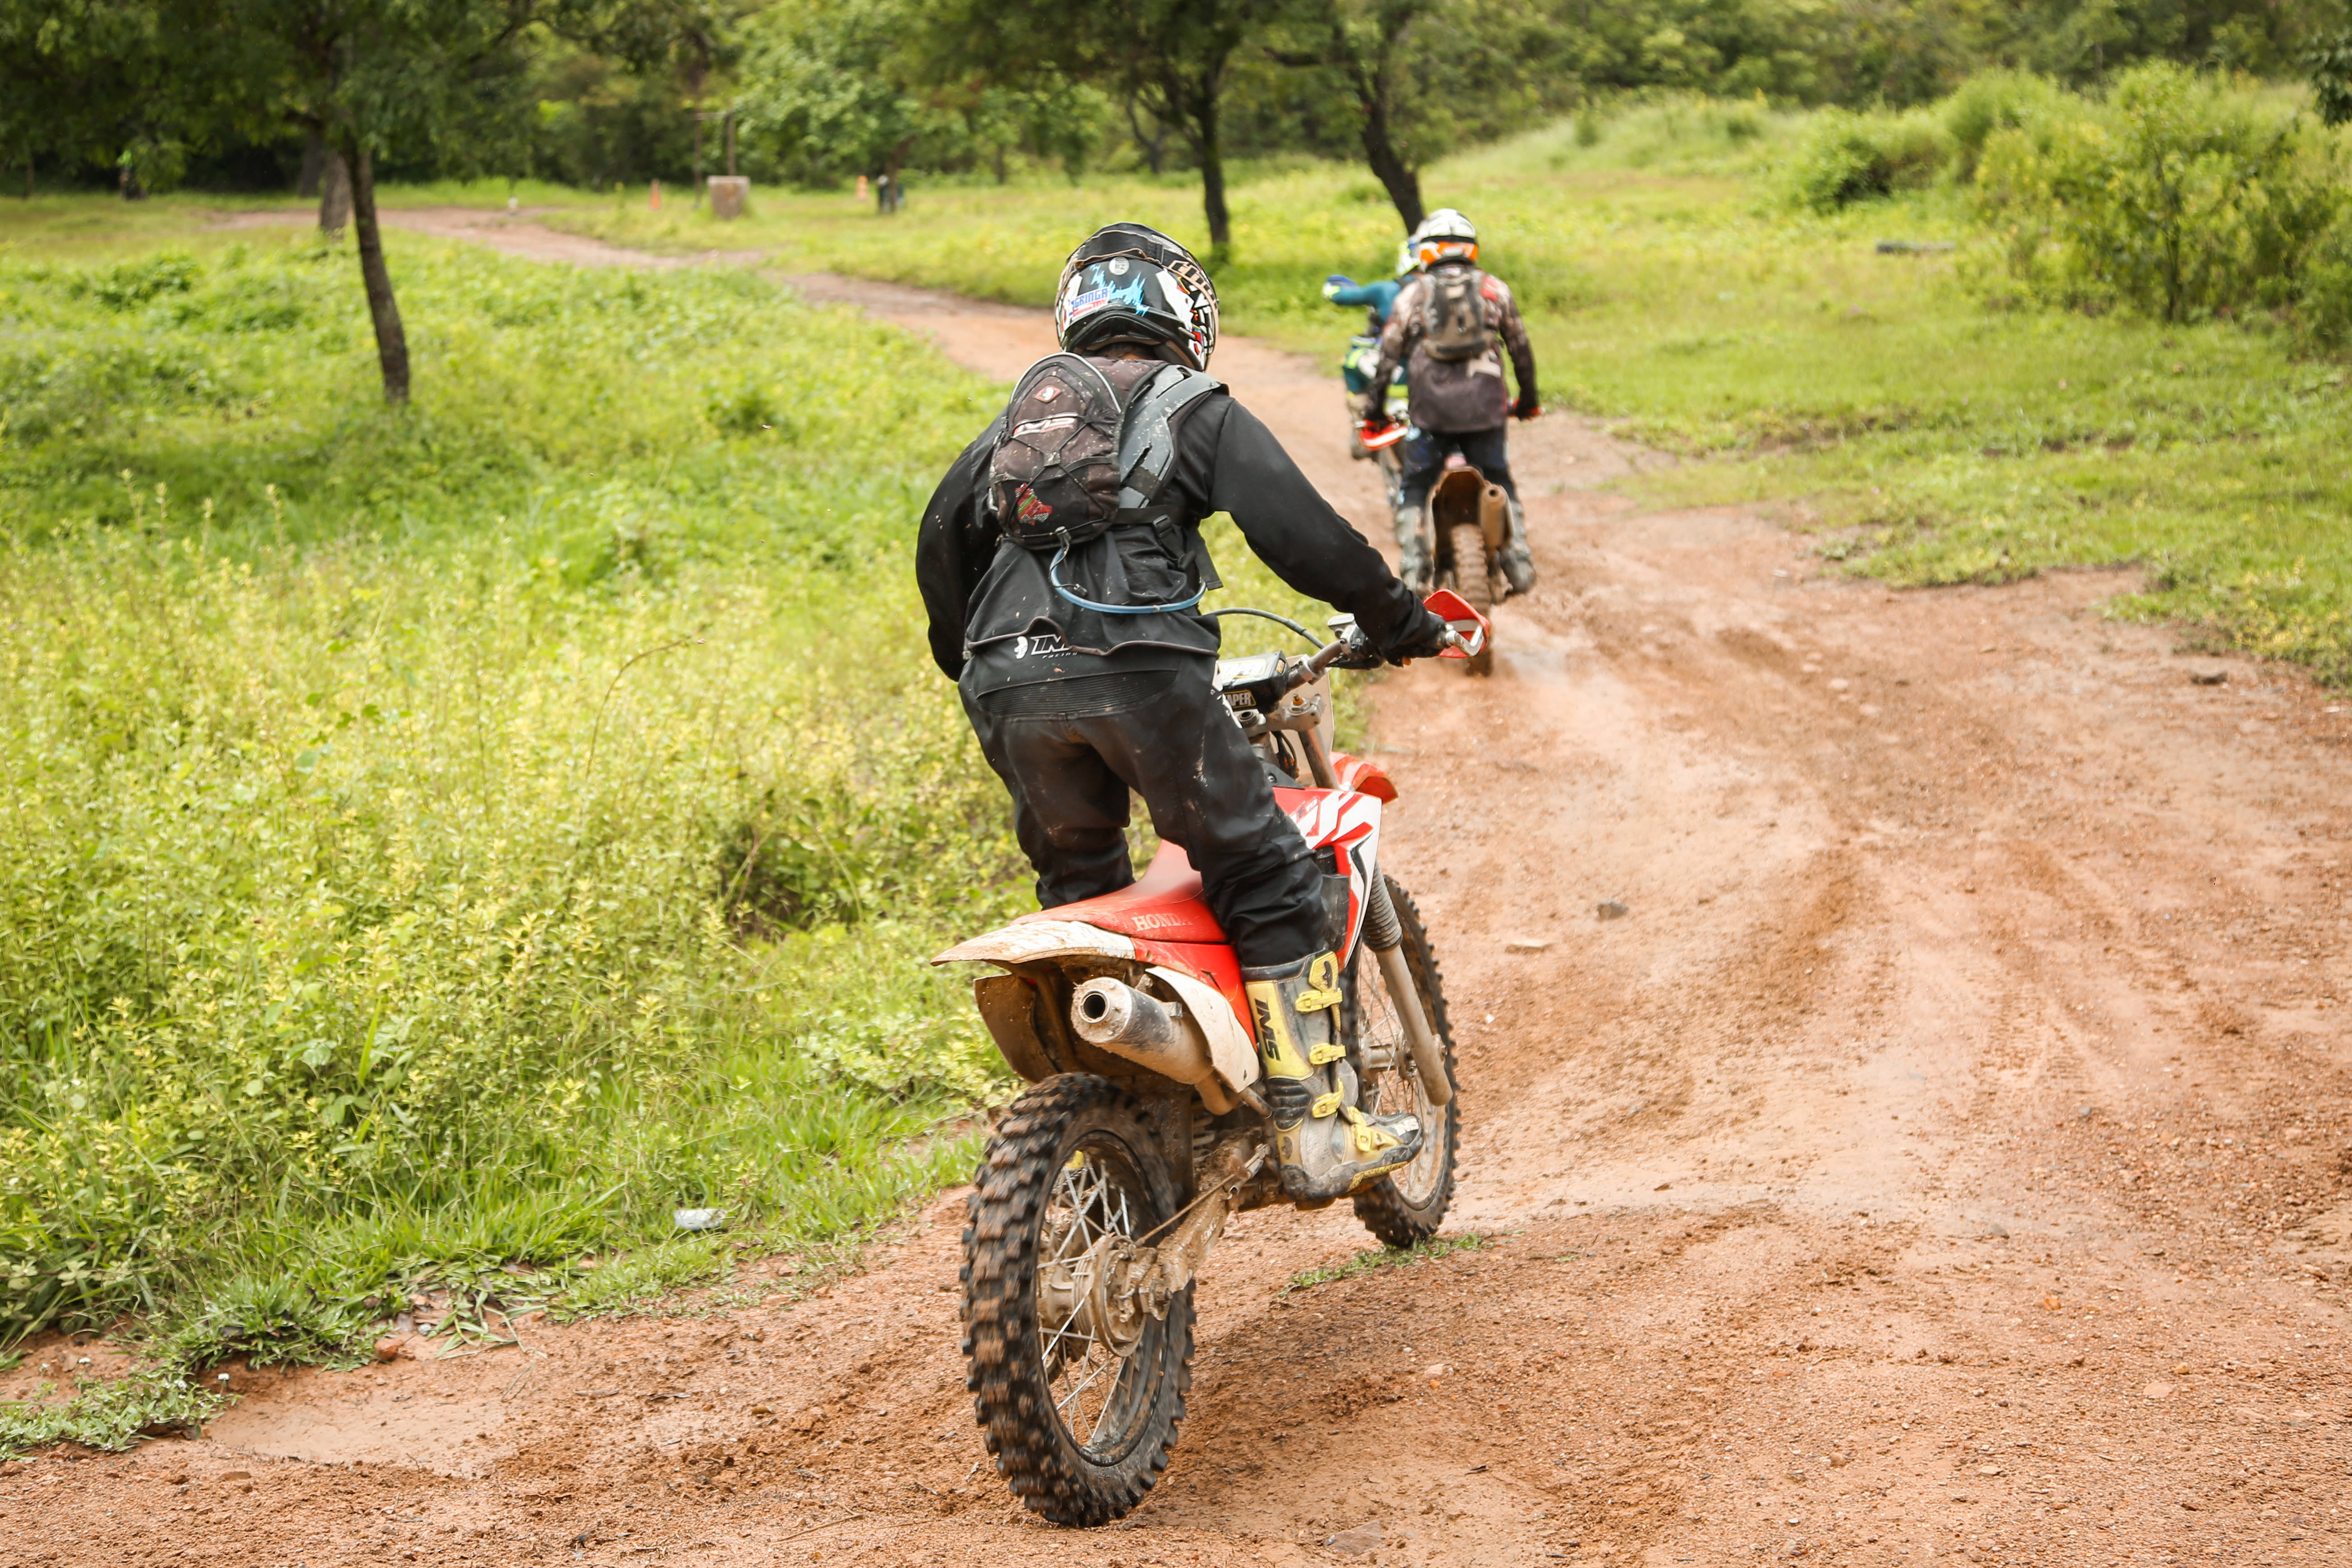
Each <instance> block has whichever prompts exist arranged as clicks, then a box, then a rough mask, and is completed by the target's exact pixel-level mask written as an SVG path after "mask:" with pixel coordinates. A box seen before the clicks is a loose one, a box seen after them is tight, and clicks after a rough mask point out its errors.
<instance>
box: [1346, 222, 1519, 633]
mask: <svg viewBox="0 0 2352 1568" xmlns="http://www.w3.org/2000/svg"><path fill="white" fill-rule="evenodd" d="M1411 243H1412V247H1413V250H1414V254H1415V257H1416V258H1417V259H1418V260H1419V261H1420V263H1421V265H1422V268H1423V270H1422V272H1421V273H1420V275H1419V276H1417V277H1414V278H1412V279H1408V280H1407V281H1406V283H1405V285H1404V287H1403V289H1402V290H1401V291H1400V292H1399V293H1398V295H1397V298H1396V304H1395V306H1394V307H1393V308H1392V309H1391V310H1390V311H1389V319H1388V324H1387V326H1385V327H1384V328H1382V329H1381V357H1380V363H1379V365H1378V367H1377V368H1376V369H1375V370H1374V372H1373V374H1372V376H1371V378H1370V380H1371V385H1372V386H1373V387H1377V388H1381V394H1380V395H1372V394H1370V393H1369V392H1368V393H1367V395H1366V396H1365V399H1364V405H1363V416H1364V417H1365V418H1366V419H1368V420H1373V421H1379V420H1382V419H1385V418H1386V417H1387V411H1386V408H1385V407H1384V406H1383V404H1382V398H1383V397H1384V396H1385V389H1386V388H1387V386H1388V383H1389V377H1390V375H1391V374H1393V373H1394V372H1395V370H1396V368H1397V367H1398V366H1399V365H1403V366H1405V367H1406V379H1407V380H1408V381H1409V383H1410V384H1411V385H1412V401H1411V403H1410V404H1409V405H1407V407H1408V410H1409V412H1410V415H1411V417H1412V434H1411V435H1410V436H1408V437H1406V439H1405V443H1404V483H1403V488H1402V494H1401V496H1400V498H1399V501H1398V505H1397V511H1396V532H1397V544H1398V547H1399V548H1400V549H1401V550H1402V552H1403V557H1404V559H1403V566H1402V571H1403V574H1404V575H1405V577H1406V578H1407V579H1408V580H1410V581H1415V582H1418V581H1420V580H1421V578H1422V577H1423V575H1424V574H1426V573H1427V572H1428V570H1429V563H1427V562H1426V561H1425V560H1424V559H1423V552H1422V544H1421V507H1422V502H1423V501H1424V500H1427V499H1428V496H1429V487H1430V486H1431V485H1432V484H1433V483H1434V482H1436V479H1437V476H1438V474H1439V472H1440V471H1441V470H1443V469H1444V466H1445V459H1446V457H1447V455H1448V454H1449V453H1454V452H1459V453H1461V454H1462V457H1463V459H1464V460H1465V461H1466V462H1467V463H1469V464H1470V465H1471V466H1472V467H1473V468H1476V469H1477V470H1478V471H1479V472H1480V473H1482V474H1484V475H1486V478H1487V479H1491V480H1492V481H1494V482H1495V483H1496V484H1498V485H1500V486H1502V487H1503V489H1504V491H1505V492H1506V493H1507V495H1508V496H1509V497H1510V539H1509V541H1508V542H1507V544H1506V545H1505V546H1504V548H1503V552H1502V567H1503V574H1504V575H1505V576H1506V577H1507V578H1509V579H1510V584H1511V588H1512V591H1513V592H1515V593H1521V594H1524V593H1526V592H1527V591H1528V589H1530V588H1532V587H1534V586H1535V582H1536V568H1535V561H1534V559H1533V557H1531V556H1530V555H1529V554H1528V529H1527V514H1526V513H1525V512H1524V511H1523V510H1521V509H1520V506H1519V491H1518V486H1517V484H1516V483H1514V482H1513V480H1512V479H1511V462H1510V451H1509V447H1508V444H1507V441H1506V440H1505V437H1504V430H1505V428H1506V426H1507V422H1508V421H1509V420H1510V419H1511V418H1512V417H1514V416H1517V417H1518V418H1520V419H1533V418H1534V417H1535V416H1537V415H1538V414H1540V413H1542V412H1543V407H1542V405H1541V404H1540V403H1538V401H1537V398H1536V353H1535V348H1534V346H1533V345H1532V344H1530V343H1529V342H1528V329H1527V323H1526V322H1525V321H1522V320H1520V318H1519V306H1518V301H1517V300H1514V299H1512V298H1511V290H1510V288H1509V286H1508V285H1507V284H1506V283H1505V282H1504V281H1503V280H1502V279H1499V278H1496V277H1495V276H1493V275H1492V274H1491V273H1486V272H1481V271H1480V270H1478V268H1477V266H1476V265H1475V263H1476V261H1477V258H1478V231H1477V230H1476V229H1475V228H1474V227H1472V226H1471V224H1470V220H1469V219H1468V218H1465V217H1464V216H1462V215H1461V214H1460V213H1458V212H1455V211H1454V209H1453V208H1452V207H1444V208H1440V209H1439V210H1438V211H1436V212H1433V213H1432V214H1430V215H1429V216H1428V218H1427V219H1426V220H1425V221H1424V222H1423V224H1422V226H1421V227H1420V228H1418V229H1416V230H1414V231H1413V237H1412V241H1411ZM1502 348H1507V349H1509V351H1510V355H1511V371H1512V374H1514V375H1516V376H1517V378H1518V384H1519V395H1518V399H1517V401H1516V402H1514V401H1512V399H1511V395H1510V393H1509V390H1508V388H1507V387H1506V386H1505V385H1504V383H1503V358H1502V353H1501V352H1500V350H1501V349H1502Z"/></svg>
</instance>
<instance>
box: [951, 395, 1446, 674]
mask: <svg viewBox="0 0 2352 1568" xmlns="http://www.w3.org/2000/svg"><path fill="white" fill-rule="evenodd" d="M1002 425H1003V419H1002V418H1001V417H1000V418H999V419H998V420H996V421H995V422H993V423H992V424H991V425H990V426H989V427H988V428H987V429H986V430H984V431H982V432H981V435H980V437H979V438H978V439H977V440H975V441H973V442H972V444H971V446H969V447H965V448H964V450H963V455H962V456H961V457H960V458H957V459H956V460H955V464H954V466H953V467H952V468H949V469H948V472H947V477H946V478H945V479H941V480H940V486H939V489H937V490H935V491H934V492H933V493H932V495H931V500H930V504H929V506H928V507H926V508H925V509H924V510H923V522H922V531H921V533H920V534H919V537H918V538H917V540H916V543H915V580H916V584H917V585H918V586H919V588H920V589H921V590H922V595H923V605H924V607H925V608H926V609H927V610H928V611H929V615H930V639H931V657H932V658H934V659H935V660H937V661H938V663H939V667H940V669H941V670H943V671H945V672H946V674H947V675H948V676H949V677H950V679H961V680H962V681H963V683H964V685H965V686H966V687H967V688H968V689H971V690H972V691H974V693H975V694H977V693H980V692H985V691H990V690H995V689H1003V688H1005V687H1012V686H1023V685H1027V684H1029V683H1031V682H1034V681H1040V680H1054V679H1070V678H1073V677H1077V676H1084V675H1098V674H1107V673H1112V672H1115V671H1121V670H1131V669H1139V668H1173V667H1175V666H1177V665H1179V664H1181V663H1183V662H1185V661H1187V660H1189V659H1192V658H1213V657H1214V655H1215V654H1216V651H1217V623H1216V622H1215V621H1213V620H1211V619H1210V618H1208V617H1207V616H1202V615H1201V614H1199V613H1197V610H1177V611H1162V612H1158V613H1155V614H1150V615H1139V616H1107V615H1100V614H1097V613H1096V612H1095V611H1092V610H1087V609H1082V608H1080V607H1079V606H1077V605H1073V604H1071V603H1070V602H1069V601H1068V600H1066V599H1065V598H1063V597H1062V596H1061V595H1057V594H1056V593H1055V592H1054V589H1053V586H1052V584H1050V583H1049V582H1048V581H1047V579H1046V568H1047V565H1048V563H1050V562H1051V561H1052V560H1053V558H1054V557H1053V553H1052V552H1050V551H1048V552H1037V551H1034V550H1030V549H1027V548H1025V547H1024V546H1022V545H1020V544H1016V543H1014V542H1012V541H1010V540H1008V539H1005V538H1004V537H1003V534H1002V533H1001V532H1000V531H999V530H998V528H997V526H996V520H995V518H994V517H993V516H992V514H991V513H990V511H989V509H988V495H987V487H988V465H989V458H990V457H991V455H992V453H993V452H994V451H995V449H996V443H997V437H998V432H999V429H1000V427H1001V426H1002ZM1160 504H1161V506H1162V507H1163V508H1165V509H1168V510H1172V512H1173V514H1174V521H1175V526H1174V528H1173V529H1172V531H1171V532H1170V534H1168V535H1166V536H1163V535H1161V534H1159V533H1156V532H1155V531H1153V530H1151V529H1150V528H1149V527H1120V528H1117V529H1114V530H1112V531H1110V532H1108V533H1106V534H1103V535H1102V536H1100V537H1099V538H1097V539H1093V540H1089V541H1087V542H1086V543H1084V544H1081V545H1078V546H1077V547H1076V548H1075V549H1073V550H1072V551H1071V552H1070V553H1069V557H1068V559H1067V560H1066V561H1065V562H1063V563H1062V567H1061V577H1062V582H1063V583H1064V584H1065V585H1066V586H1067V587H1069V588H1070V589H1071V590H1072V591H1073V592H1074V593H1076V594H1077V595H1079V596H1080V597H1081V598H1087V599H1092V600H1094V601H1096V602H1097V603H1098V604H1108V605H1121V604H1145V605H1156V604H1166V603H1170V602H1171V601H1174V600H1178V599H1182V598H1184V597H1186V596H1188V595H1190V594H1191V593H1192V587H1193V585H1194V584H1202V585H1205V586H1207V587H1211V588H1214V587H1218V586H1221V585H1222V583H1221V580H1220V579H1219V577H1218V576H1217V574H1216V567H1215V566H1214V565H1213V563H1211V562H1210V560H1209V552H1208V547H1207V546H1206V545H1205V544H1204V543H1203V542H1202V539H1201V531H1200V524H1201V520H1202V518H1204V517H1207V516H1210V515H1211V514H1213V513H1215V512H1220V511H1222V512H1224V513H1226V514H1227V515H1229V516H1231V517H1232V518H1233V520H1234V522H1235V523H1236V524H1237V525H1239V527H1240V529H1241V531H1242V537H1243V538H1244V539H1246V540H1248V541H1249V545H1250V548H1251V549H1252V550H1254V551H1255V552H1257V555H1258V558H1259V559H1260V560H1262V561H1264V562H1265V563H1266V564H1267V565H1268V566H1270V567H1272V568H1273V569H1274V572H1275V574H1276V576H1278V577H1280V578H1281V579H1282V580H1283V581H1284V582H1286V583H1287V584H1290V585H1291V586H1292V587H1293V588H1296V589H1297V591H1298V592H1300V593H1302V594H1305V595H1308V596H1310V597H1312V598H1316V599H1320V600H1322V601H1324V602H1325V603H1327V604H1330V605H1337V606H1339V608H1340V609H1342V610H1345V611H1347V612H1349V614H1351V615H1353V616H1355V617H1356V620H1357V623H1358V624H1359V625H1360V626H1362V627H1363V629H1364V631H1365V633H1366V635H1367V636H1369V637H1370V638H1371V639H1372V643H1373V646H1375V647H1380V648H1381V649H1383V650H1386V649H1388V648H1391V647H1394V646H1395V645H1396V644H1397V642H1398V641H1399V640H1400V638H1401V637H1403V636H1405V635H1407V634H1409V633H1410V632H1411V631H1412V630H1413V629H1414V627H1415V626H1417V625H1418V623H1419V622H1420V620H1421V618H1422V616H1423V612H1422V610H1421V605H1420V602H1419V601H1418V600H1416V599H1415V598H1414V597H1413V595H1412V590H1411V589H1409V588H1407V587H1406V586H1405V585H1404V584H1402V583H1401V582H1399V581H1398V580H1397V578H1396V576H1395V574H1393V573H1391V572H1390V570H1389V569H1388V563H1386V562H1384V561H1382V560H1381V556H1380V552H1378V551H1376V550H1374V549H1373V548H1372V547H1371V546H1370V544H1369V543H1367V542H1365V540H1364V537H1363V535H1361V534H1360V533H1358V532H1357V531H1355V530H1354V529H1353V528H1351V527H1349V524H1348V521H1347V519H1345V518H1343V517H1341V516H1340V515H1339V513H1338V512H1336V511H1334V510H1331V506H1330V503H1329V502H1328V501H1326V500H1324V499H1323V498H1322V496H1321V495H1320V494H1319V493H1318V492H1317V490H1316V489H1315V487H1314V486H1313V485H1312V484H1311V483H1309V482H1308V481H1307V476H1306V475H1305V474H1302V473H1300V472H1299V471H1298V465H1297V464H1296V463H1294V462H1292V461H1291V460H1290V457H1289V454H1287V453H1286V452H1285V451H1284V450H1283V449H1282V447H1281V445H1280V444H1279V443H1278V442H1276V440H1275V438H1274V436H1273V434H1272V433H1271V432H1270V431H1268V430H1267V429H1266V427H1265V426H1264V425H1263V424H1261V423H1259V422H1258V419H1257V416H1255V415H1253V414H1251V413H1250V412H1249V410H1247V409H1246V408H1244V407H1243V406H1242V405H1240V404H1238V403H1236V402H1234V399H1233V398H1232V396H1231V395H1228V394H1227V393H1225V392H1224V391H1223V389H1222V388H1221V389H1219V390H1217V391H1214V392H1212V393H1210V394H1208V395H1205V396H1202V397H1200V398H1197V399H1195V400H1194V401H1193V402H1192V404H1190V405H1187V406H1186V407H1184V408H1183V409H1182V410H1181V412H1180V413H1179V414H1178V416H1177V424H1176V457H1175V462H1174V465H1173V467H1172V468H1171V469H1170V471H1169V475H1168V479H1167V482H1166V485H1165V487H1164V488H1163V489H1161V491H1160ZM1171 544H1172V545H1173V546H1174V549H1173V550H1172V551H1171V549H1170V548H1169V546H1170V545H1171ZM968 666H969V667H970V668H967V667H968Z"/></svg>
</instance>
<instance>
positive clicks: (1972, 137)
mask: <svg viewBox="0 0 2352 1568" xmlns="http://www.w3.org/2000/svg"><path fill="white" fill-rule="evenodd" d="M2063 98H2064V94H2063V91H2062V90H2061V89H2060V88H2059V87H2058V85H2057V84H2056V83H2055V82H2053V81H2052V80H2051V79H2049V78H2047V77H2041V76H2035V75H2033V74H2032V73H2031V72H2029V71H2012V70H1990V71H1979V72H1978V73H1977V74H1976V75H1975V76H1972V77H1970V78H1969V79H1968V80H1966V81H1964V82H1962V83H1961V84H1960V85H1959V87H1958V89H1955V90H1954V91H1953V93H1952V96H1951V97H1949V98H1948V99H1946V100H1944V106H1943V109H1944V129H1945V130H1946V131H1947V132H1948V133H1949V134H1950V136H1951V138H1952V153H1953V173H1954V174H1956V175H1957V176H1958V178H1960V179H1962V180H1971V179H1974V178H1975V177H1976V172H1977V163H1978V161H1979V159H1980V158H1982V157H1983V155H1984V145H1985V142H1987V141H1989V140H1990V138H1991V137H1992V135H1993V133H1994V132H2000V131H2015V130H2019V129H2021V128H2023V127H2025V126H2028V125H2034V124H2039V123H2042V122H2043V121H2048V120H2050V119H2052V118H2053V116H2055V115H2056V114H2057V112H2058V110H2059V107H2060V104H2061V102H2062V100H2063Z"/></svg>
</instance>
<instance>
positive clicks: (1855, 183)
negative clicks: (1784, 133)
mask: <svg viewBox="0 0 2352 1568" xmlns="http://www.w3.org/2000/svg"><path fill="white" fill-rule="evenodd" d="M1951 149H1952V143H1951V138H1950V135H1949V133H1948V132H1946V131H1945V129H1944V127H1943V125H1942V124H1941V123H1939V122H1938V121H1937V120H1935V119H1934V118H1932V117H1931V116H1929V115H1927V114H1925V113H1920V112H1916V111H1915V112H1913V113H1909V114H1884V113H1874V114H1855V113H1850V112H1848V111H1847V110H1840V109H1828V110H1822V112H1821V113H1820V114H1819V115H1817V116H1816V117H1815V119H1814V122H1813V127H1812V130H1811V133H1810V134H1808V135H1807V136H1806V137H1805V139H1804V140H1803V142H1801V143H1800V144H1799V145H1798V147H1797V149H1796V152H1795V153H1793V154H1792V155H1791V157H1790V159H1789V161H1788V163H1786V164H1785V165H1784V166H1783V168H1782V171H1781V182H1782V189H1783V194H1784V195H1785V197H1786V199H1787V200H1788V201H1789V202H1790V205H1795V206H1799V207H1803V208H1806V209H1808V210H1810V211H1812V212H1823V213H1825V212H1834V211H1836V210H1837V209H1838V208H1840V207H1844V206H1851V205H1853V204H1854V203H1856V202H1864V201H1874V200H1877V199H1880V198H1882V197H1885V196H1890V195H1894V194H1895V192H1897V191H1907V190H1917V189H1920V188H1922V187H1924V186H1927V185H1930V184H1934V183H1935V181H1936V177H1937V175H1938V174H1941V173H1942V172H1943V170H1944V168H1945V166H1946V164H1947V163H1949V161H1950V158H1951Z"/></svg>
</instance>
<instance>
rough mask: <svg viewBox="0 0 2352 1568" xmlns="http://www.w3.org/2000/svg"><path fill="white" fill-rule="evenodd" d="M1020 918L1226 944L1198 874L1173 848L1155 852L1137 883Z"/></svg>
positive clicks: (1157, 939)
mask: <svg viewBox="0 0 2352 1568" xmlns="http://www.w3.org/2000/svg"><path fill="white" fill-rule="evenodd" d="M1021 919H1022V920H1024V921H1083V922H1085V923H1086V924H1087V925H1090V926H1099V927H1101V928H1102V929H1103V930H1104V931H1118V933H1119V934H1120V935H1122V936H1134V937H1145V938H1149V939H1150V941H1153V942H1223V941H1224V940H1225V933H1224V929H1223V927H1221V926H1220V925H1218V924H1217V917H1216V916H1214V915H1213V914H1211V913H1210V912H1209V906H1208V905H1206V904H1204V903H1202V901H1201V873H1199V872H1198V871H1195V870H1194V869H1192V861H1190V860H1188V859H1186V858H1185V857H1184V851H1182V850H1181V849H1179V848H1178V847H1176V846H1174V845H1173V844H1162V845H1161V846H1160V853H1159V854H1157V855H1155V856H1153V857H1152V858H1151V865H1150V868H1149V869H1148V870H1146V871H1145V872H1144V873H1143V879H1142V880H1141V881H1139V882H1135V883H1132V884H1130V885H1129V886H1127V887H1124V888H1121V889H1119V890H1118V892H1116V893H1105V894H1104V895H1103V896H1102V897H1101V898H1098V899H1081V900H1078V901H1077V902H1076V903H1075V904H1064V905H1062V906H1061V907H1059V908H1058V909H1051V910H1038V911H1037V912H1036V913H1035V914H1034V915H1023V916H1022V917H1021ZM1016 923H1017V922H1016Z"/></svg>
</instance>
